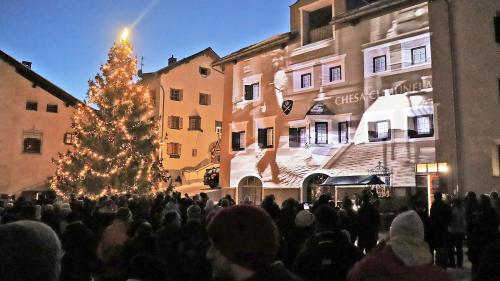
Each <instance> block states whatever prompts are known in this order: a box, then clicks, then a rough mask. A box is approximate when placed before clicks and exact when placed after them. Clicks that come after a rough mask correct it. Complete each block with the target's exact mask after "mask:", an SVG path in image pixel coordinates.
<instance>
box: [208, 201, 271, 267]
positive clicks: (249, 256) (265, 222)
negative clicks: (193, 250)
mask: <svg viewBox="0 0 500 281" xmlns="http://www.w3.org/2000/svg"><path fill="white" fill-rule="evenodd" d="M208 236H209V237H210V240H211V241H212V244H213V245H214V246H215V247H216V248H217V249H218V250H219V251H220V252H221V253H222V254H223V255H224V256H225V257H226V258H227V259H229V260H230V261H232V262H234V263H236V264H238V265H240V266H243V267H245V268H248V269H251V270H255V271H258V270H260V269H262V268H265V267H267V266H269V265H270V264H271V263H272V262H273V261H274V258H275V256H276V252H277V251H278V247H279V242H278V228H277V227H276V225H275V224H274V222H273V220H272V219H271V217H270V216H269V215H268V214H267V213H266V212H265V211H264V210H262V209H261V208H258V207H254V206H250V205H237V206H232V207H228V208H225V209H223V210H221V211H220V212H219V213H217V214H216V215H215V217H214V218H213V220H212V222H211V223H210V224H209V226H208Z"/></svg>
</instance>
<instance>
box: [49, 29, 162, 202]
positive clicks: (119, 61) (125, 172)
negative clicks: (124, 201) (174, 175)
mask: <svg viewBox="0 0 500 281" xmlns="http://www.w3.org/2000/svg"><path fill="white" fill-rule="evenodd" d="M129 35H130V34H129V31H128V29H125V30H124V31H123V33H122V34H121V36H120V40H118V42H116V43H115V44H114V45H113V46H112V47H111V50H110V51H109V53H108V60H107V62H106V63H105V64H104V65H102V66H101V68H100V70H101V71H100V73H98V74H97V75H96V76H95V77H94V79H93V80H90V81H89V90H88V92H87V98H86V99H85V102H84V103H82V104H79V105H77V107H76V110H75V112H74V115H73V117H72V122H71V127H72V128H73V129H74V132H73V134H74V143H73V150H72V151H71V152H70V151H68V152H66V153H64V154H59V157H58V159H53V163H54V164H55V165H56V172H55V175H54V176H53V177H52V180H51V187H52V189H54V190H55V191H56V193H57V194H58V195H59V196H62V197H68V195H69V194H80V195H81V194H86V195H87V196H89V197H92V198H97V197H98V196H102V195H104V194H106V193H107V192H113V193H115V194H124V193H126V192H128V191H130V190H133V191H134V192H136V193H154V192H157V191H159V190H164V189H165V187H166V180H165V179H166V178H167V177H166V172H165V171H164V169H163V164H162V160H161V159H159V158H158V155H159V146H160V144H161V143H162V140H161V135H160V133H159V120H157V119H155V118H152V116H153V106H152V104H151V99H150V97H149V93H148V89H147V87H145V86H143V85H141V84H140V83H139V82H138V78H137V76H136V71H137V58H136V57H134V56H133V55H132V52H133V50H132V47H131V45H130V42H129V39H128V38H129ZM87 100H88V103H87V102H86V101H87Z"/></svg>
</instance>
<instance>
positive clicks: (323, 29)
mask: <svg viewBox="0 0 500 281" xmlns="http://www.w3.org/2000/svg"><path fill="white" fill-rule="evenodd" d="M332 37H333V32H332V26H331V25H329V24H328V25H324V26H320V27H317V28H313V29H311V30H309V40H308V44H310V43H314V42H318V41H321V40H325V39H328V38H332Z"/></svg>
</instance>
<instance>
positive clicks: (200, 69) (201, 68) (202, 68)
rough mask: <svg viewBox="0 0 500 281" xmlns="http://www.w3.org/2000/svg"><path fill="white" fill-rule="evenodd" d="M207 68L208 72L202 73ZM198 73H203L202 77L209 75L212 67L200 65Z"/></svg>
mask: <svg viewBox="0 0 500 281" xmlns="http://www.w3.org/2000/svg"><path fill="white" fill-rule="evenodd" d="M204 70H206V72H207V73H206V74H204V73H202V71H204ZM198 73H199V74H200V75H201V77H208V76H209V75H210V68H208V67H203V66H200V67H199V68H198Z"/></svg>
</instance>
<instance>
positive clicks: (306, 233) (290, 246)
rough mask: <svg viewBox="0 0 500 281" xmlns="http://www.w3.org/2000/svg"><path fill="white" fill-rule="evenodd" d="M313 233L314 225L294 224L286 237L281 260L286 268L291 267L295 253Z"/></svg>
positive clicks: (296, 253)
mask: <svg viewBox="0 0 500 281" xmlns="http://www.w3.org/2000/svg"><path fill="white" fill-rule="evenodd" d="M313 234H314V227H313V226H308V227H299V226H295V227H294V228H293V229H292V230H291V231H290V234H289V235H288V239H286V241H285V243H286V247H285V248H286V250H285V254H284V257H283V261H284V262H285V265H286V266H287V267H288V268H291V267H292V265H293V262H294V260H295V258H296V257H297V255H298V254H299V252H300V249H302V246H303V245H304V242H305V241H306V240H307V239H309V238H310V237H311V236H313Z"/></svg>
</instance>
